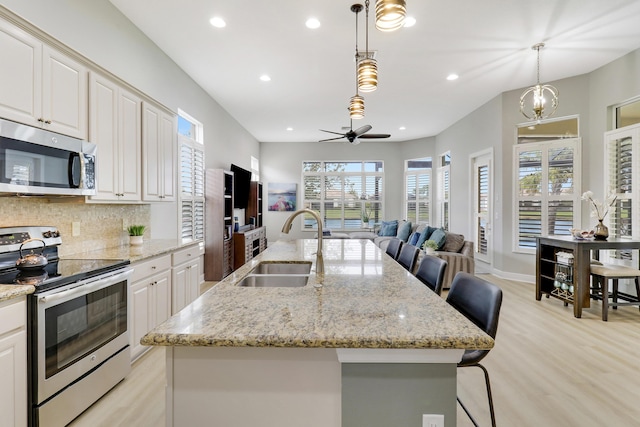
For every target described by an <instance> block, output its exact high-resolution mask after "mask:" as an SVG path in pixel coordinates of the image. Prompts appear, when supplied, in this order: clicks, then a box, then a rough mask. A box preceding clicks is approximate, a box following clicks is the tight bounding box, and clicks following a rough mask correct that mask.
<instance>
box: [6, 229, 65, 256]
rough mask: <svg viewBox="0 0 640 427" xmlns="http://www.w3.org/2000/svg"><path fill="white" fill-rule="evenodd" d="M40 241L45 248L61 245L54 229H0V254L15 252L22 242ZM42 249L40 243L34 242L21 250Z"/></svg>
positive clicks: (57, 233) (60, 240)
mask: <svg viewBox="0 0 640 427" xmlns="http://www.w3.org/2000/svg"><path fill="white" fill-rule="evenodd" d="M29 239H40V240H42V241H44V244H45V246H58V245H60V244H61V243H62V239H61V238H60V232H59V231H58V229H57V228H56V227H40V226H35V227H27V226H25V227H0V253H7V252H16V251H19V250H20V246H21V245H22V243H23V242H25V241H27V240H29ZM39 247H42V242H38V241H34V242H29V243H27V244H26V245H24V247H23V249H30V248H39Z"/></svg>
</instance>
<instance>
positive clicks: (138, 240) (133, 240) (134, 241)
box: [129, 236, 142, 246]
mask: <svg viewBox="0 0 640 427" xmlns="http://www.w3.org/2000/svg"><path fill="white" fill-rule="evenodd" d="M129 244H130V245H132V246H136V245H141V244H142V236H129Z"/></svg>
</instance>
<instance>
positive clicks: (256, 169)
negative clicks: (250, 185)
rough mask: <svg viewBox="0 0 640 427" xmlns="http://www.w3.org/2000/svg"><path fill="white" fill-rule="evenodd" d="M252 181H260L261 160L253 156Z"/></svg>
mask: <svg viewBox="0 0 640 427" xmlns="http://www.w3.org/2000/svg"><path fill="white" fill-rule="evenodd" d="M251 181H260V160H258V159H256V158H255V157H253V156H251Z"/></svg>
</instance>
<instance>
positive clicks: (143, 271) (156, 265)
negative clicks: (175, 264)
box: [131, 255, 171, 283]
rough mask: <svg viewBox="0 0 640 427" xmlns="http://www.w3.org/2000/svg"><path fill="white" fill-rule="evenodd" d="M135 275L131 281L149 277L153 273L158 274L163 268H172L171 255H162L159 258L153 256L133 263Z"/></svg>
mask: <svg viewBox="0 0 640 427" xmlns="http://www.w3.org/2000/svg"><path fill="white" fill-rule="evenodd" d="M132 267H133V276H132V277H131V282H132V283H135V282H137V281H138V280H141V279H144V278H145V277H149V276H151V275H153V274H157V273H159V272H161V271H162V270H166V269H168V268H171V255H162V256H159V257H157V258H152V259H150V260H148V261H142V262H139V263H135V264H133V265H132Z"/></svg>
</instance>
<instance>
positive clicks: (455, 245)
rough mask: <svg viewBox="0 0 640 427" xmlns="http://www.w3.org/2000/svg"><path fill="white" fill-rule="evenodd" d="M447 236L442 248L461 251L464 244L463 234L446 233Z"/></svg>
mask: <svg viewBox="0 0 640 427" xmlns="http://www.w3.org/2000/svg"><path fill="white" fill-rule="evenodd" d="M445 234H446V235H447V238H446V240H445V242H444V246H443V248H442V250H443V251H445V252H460V249H462V247H463V246H464V236H463V235H462V234H455V233H449V232H447V233H445Z"/></svg>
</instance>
